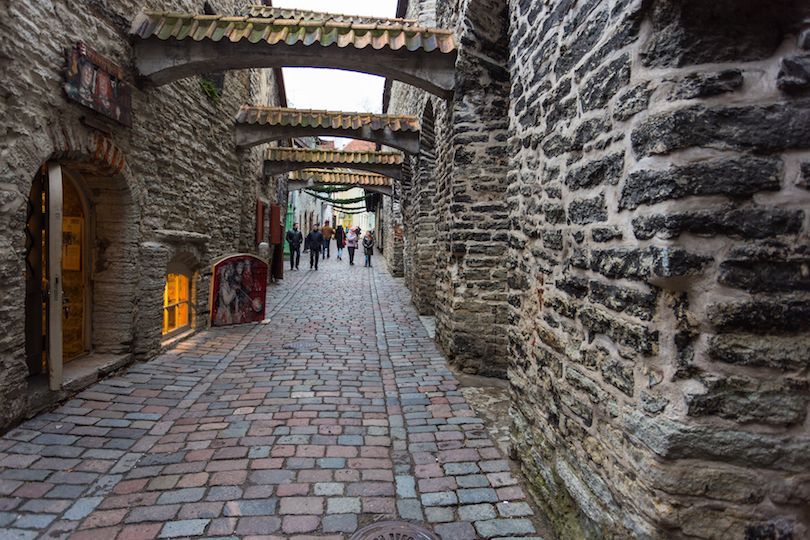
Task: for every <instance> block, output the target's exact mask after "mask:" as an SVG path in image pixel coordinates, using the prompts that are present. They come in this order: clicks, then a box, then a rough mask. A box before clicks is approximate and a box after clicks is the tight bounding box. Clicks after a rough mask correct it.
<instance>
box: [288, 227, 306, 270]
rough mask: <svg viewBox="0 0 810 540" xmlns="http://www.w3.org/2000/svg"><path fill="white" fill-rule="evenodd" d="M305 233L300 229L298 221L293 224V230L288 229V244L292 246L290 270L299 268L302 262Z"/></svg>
mask: <svg viewBox="0 0 810 540" xmlns="http://www.w3.org/2000/svg"><path fill="white" fill-rule="evenodd" d="M303 241H304V235H303V234H301V231H299V230H298V223H295V224H293V228H292V230H291V231H287V244H289V246H290V270H298V264H299V263H300V262H301V243H302V242H303Z"/></svg>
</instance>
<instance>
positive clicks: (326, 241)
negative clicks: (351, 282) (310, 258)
mask: <svg viewBox="0 0 810 540" xmlns="http://www.w3.org/2000/svg"><path fill="white" fill-rule="evenodd" d="M321 234H322V235H323V258H324V259H328V258H330V256H331V255H332V254H331V253H330V252H329V251H330V249H329V247H330V245H331V243H332V236H334V234H335V229H333V228H332V227H330V226H329V221H324V222H323V228H321Z"/></svg>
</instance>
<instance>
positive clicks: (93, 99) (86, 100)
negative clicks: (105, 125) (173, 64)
mask: <svg viewBox="0 0 810 540" xmlns="http://www.w3.org/2000/svg"><path fill="white" fill-rule="evenodd" d="M65 55H66V64H67V65H66V66H65V93H66V94H67V96H68V97H69V98H70V99H72V100H73V101H76V102H78V103H80V104H82V105H84V106H85V107H88V108H90V109H92V110H94V111H96V112H98V113H101V114H103V115H104V116H106V117H108V118H111V119H113V120H115V121H116V122H118V123H119V124H123V125H125V126H128V127H129V126H132V94H131V90H130V88H129V85H128V84H127V83H125V82H124V71H123V70H122V69H121V68H120V67H119V66H117V65H116V64H114V63H113V62H112V61H110V60H108V59H107V58H105V57H103V56H102V55H100V54H99V53H97V52H96V51H94V50H93V49H91V48H90V47H88V46H87V45H86V44H85V43H83V42H81V41H80V42H78V43H76V45H75V46H74V47H72V48H70V49H67V50H66V51H65Z"/></svg>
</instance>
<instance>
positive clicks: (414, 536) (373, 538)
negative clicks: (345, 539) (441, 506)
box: [349, 521, 439, 540]
mask: <svg viewBox="0 0 810 540" xmlns="http://www.w3.org/2000/svg"><path fill="white" fill-rule="evenodd" d="M349 540H439V537H438V536H436V535H435V534H433V533H432V532H430V531H429V530H427V529H423V528H422V527H419V526H418V525H414V524H413V523H408V522H407V521H381V522H379V523H374V524H372V525H369V526H368V527H363V528H362V529H360V530H359V531H357V532H356V533H354V534H353V535H352V537H351V538H350V539H349Z"/></svg>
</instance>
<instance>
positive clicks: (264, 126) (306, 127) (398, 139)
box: [236, 105, 419, 154]
mask: <svg viewBox="0 0 810 540" xmlns="http://www.w3.org/2000/svg"><path fill="white" fill-rule="evenodd" d="M317 136H331V137H343V138H347V139H360V140H364V141H370V142H374V143H378V144H381V145H384V146H390V147H391V148H396V149H397V150H401V151H403V152H406V153H409V154H416V153H418V152H419V121H418V120H417V119H416V117H414V116H401V115H385V114H371V113H358V112H340V111H319V110H304V109H290V108H284V107H266V106H250V105H245V106H243V107H242V108H241V109H240V111H239V114H238V115H237V116H236V145H237V146H238V147H239V148H248V147H251V146H256V145H258V144H263V143H267V142H272V141H279V140H284V139H291V138H296V137H317Z"/></svg>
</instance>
